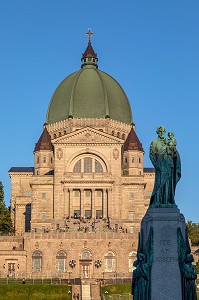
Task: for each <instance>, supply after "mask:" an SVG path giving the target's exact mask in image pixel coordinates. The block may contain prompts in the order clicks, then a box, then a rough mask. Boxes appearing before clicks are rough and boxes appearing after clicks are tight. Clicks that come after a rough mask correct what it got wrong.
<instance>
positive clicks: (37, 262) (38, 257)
mask: <svg viewBox="0 0 199 300" xmlns="http://www.w3.org/2000/svg"><path fill="white" fill-rule="evenodd" d="M41 267H42V254H41V252H40V251H35V252H34V253H33V255H32V270H33V272H36V273H39V272H41Z"/></svg>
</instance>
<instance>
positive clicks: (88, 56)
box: [81, 28, 98, 68]
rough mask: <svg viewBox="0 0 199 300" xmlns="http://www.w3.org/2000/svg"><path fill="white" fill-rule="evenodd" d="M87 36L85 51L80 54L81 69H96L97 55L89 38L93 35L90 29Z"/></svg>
mask: <svg viewBox="0 0 199 300" xmlns="http://www.w3.org/2000/svg"><path fill="white" fill-rule="evenodd" d="M86 34H87V35H88V46H87V48H86V50H85V52H84V53H83V54H82V59H81V62H82V65H81V68H84V67H85V66H95V67H96V68H98V65H97V62H98V58H97V54H96V53H95V52H94V50H93V47H92V45H91V36H92V35H93V34H94V33H93V32H92V31H91V29H90V28H89V29H88V32H87V33H86Z"/></svg>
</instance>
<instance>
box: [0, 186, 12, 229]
mask: <svg viewBox="0 0 199 300" xmlns="http://www.w3.org/2000/svg"><path fill="white" fill-rule="evenodd" d="M13 231H14V230H13V225H12V220H11V216H10V210H9V209H8V208H7V207H6V205H5V202H4V189H3V184H2V182H1V181H0V232H3V233H8V232H13Z"/></svg>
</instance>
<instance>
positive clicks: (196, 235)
mask: <svg viewBox="0 0 199 300" xmlns="http://www.w3.org/2000/svg"><path fill="white" fill-rule="evenodd" d="M187 230H188V235H189V238H190V240H191V244H192V246H199V223H193V222H192V221H188V222H187Z"/></svg>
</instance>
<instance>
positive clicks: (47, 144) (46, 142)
mask: <svg viewBox="0 0 199 300" xmlns="http://www.w3.org/2000/svg"><path fill="white" fill-rule="evenodd" d="M40 150H51V151H52V150H53V146H52V143H51V137H50V134H49V133H48V130H47V128H46V126H45V127H44V130H43V132H42V134H41V136H40V138H39V140H38V142H37V143H36V144H35V149H34V151H40Z"/></svg>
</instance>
